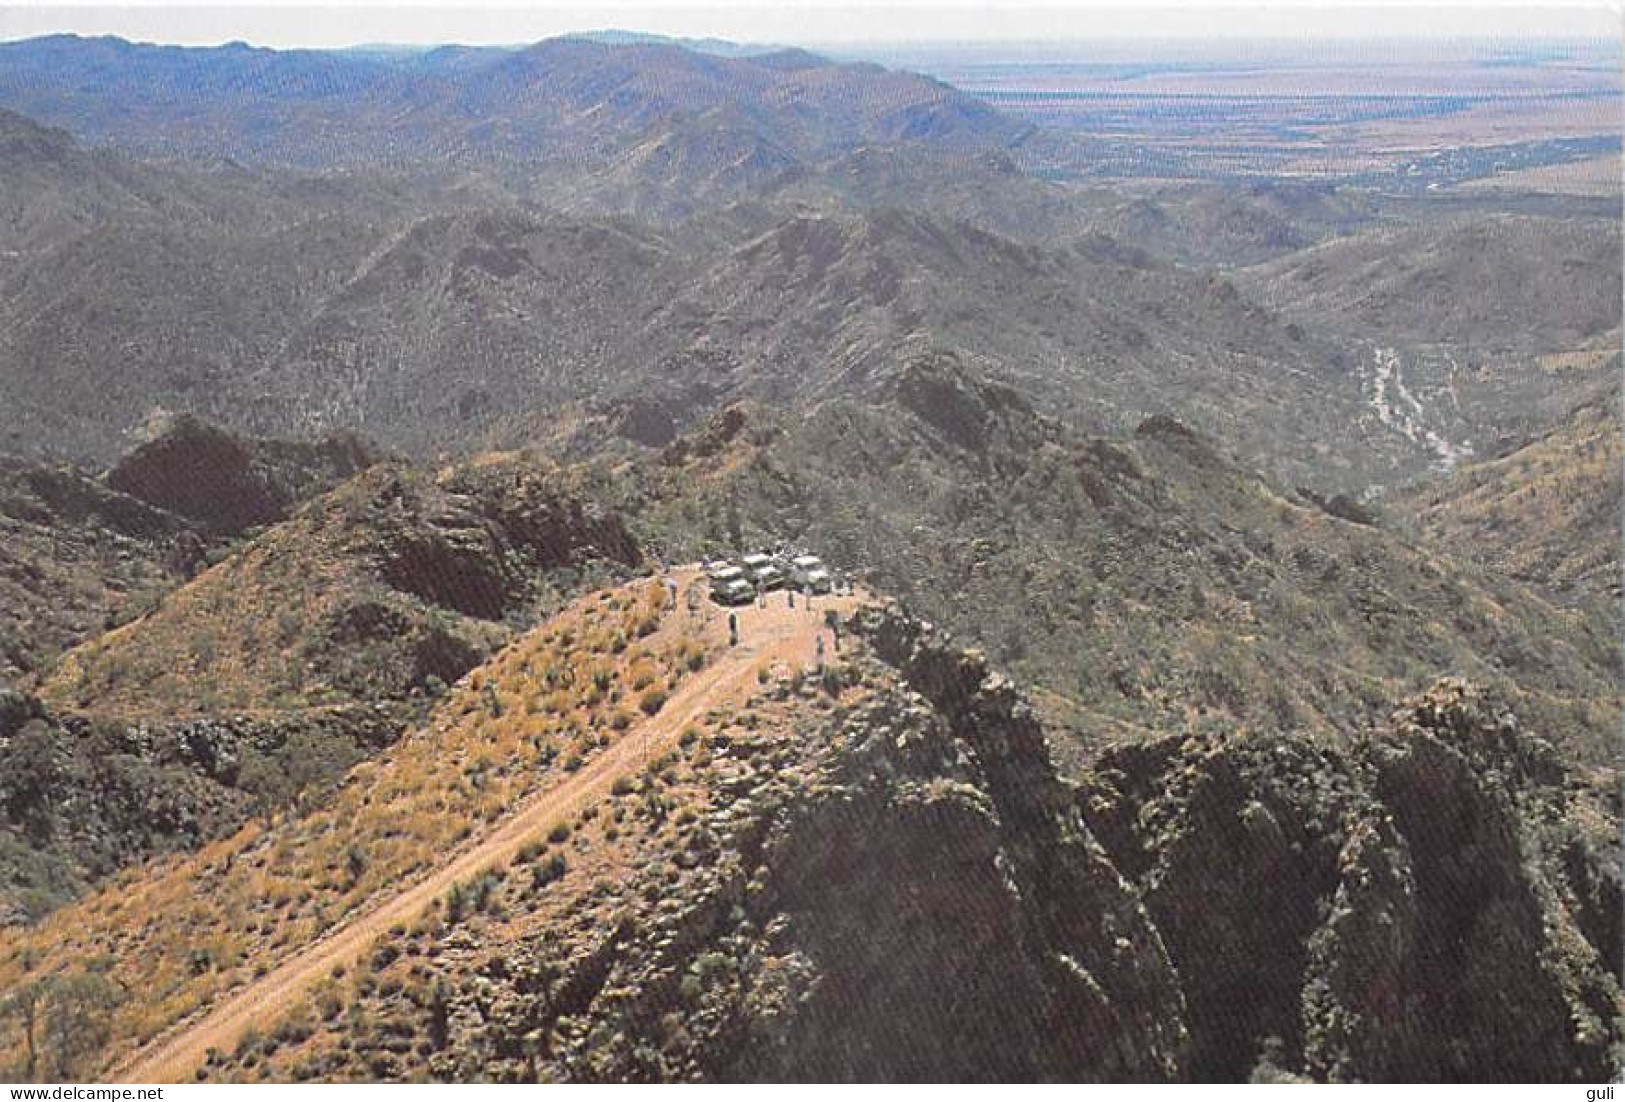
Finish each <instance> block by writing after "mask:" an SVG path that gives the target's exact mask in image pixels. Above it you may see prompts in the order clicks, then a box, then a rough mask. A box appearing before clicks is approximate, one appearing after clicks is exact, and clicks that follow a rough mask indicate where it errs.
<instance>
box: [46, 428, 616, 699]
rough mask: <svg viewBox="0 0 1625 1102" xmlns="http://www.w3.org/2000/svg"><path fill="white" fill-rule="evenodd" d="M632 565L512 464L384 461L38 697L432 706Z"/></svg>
mask: <svg viewBox="0 0 1625 1102" xmlns="http://www.w3.org/2000/svg"><path fill="white" fill-rule="evenodd" d="M639 557H640V552H639V550H638V548H637V547H636V545H635V544H634V543H633V541H632V540H631V538H630V537H629V536H628V535H627V533H626V531H625V530H624V528H623V527H622V526H621V523H620V521H619V518H617V517H615V516H614V515H613V514H607V513H603V512H601V511H599V510H597V509H595V508H594V507H593V506H591V505H590V504H588V503H586V502H583V501H582V500H580V499H576V498H571V497H568V496H563V495H560V494H557V493H555V492H554V491H553V490H552V488H551V486H550V484H549V480H548V477H547V469H546V468H545V467H544V466H540V465H538V464H536V463H535V462H533V461H532V460H529V459H526V458H525V457H523V456H519V455H513V456H493V457H489V458H486V459H483V460H479V461H475V462H471V463H468V464H464V465H462V466H458V467H452V468H448V469H446V470H445V471H443V472H440V473H439V474H438V475H431V474H428V473H425V472H421V471H418V470H416V469H414V468H411V467H409V466H407V465H405V464H402V463H399V462H394V463H385V464H381V465H378V466H376V467H372V468H369V469H368V470H366V471H364V472H362V473H361V474H360V475H357V476H356V477H355V478H353V479H351V480H350V481H348V482H346V483H344V484H343V485H341V486H339V487H338V488H337V489H335V490H333V491H332V492H330V493H328V494H326V495H323V496H322V497H320V498H317V499H316V500H314V501H312V502H311V503H309V504H307V505H305V506H303V507H301V508H300V509H299V510H298V511H297V512H296V513H295V514H294V515H293V517H292V518H290V519H289V520H288V521H286V522H284V523H282V524H279V525H275V526H273V527H271V528H269V529H268V530H266V531H265V532H264V533H263V534H262V535H260V536H258V537H255V538H254V539H252V540H250V541H249V542H248V543H247V544H245V545H244V546H243V547H242V548H241V549H240V550H238V551H236V552H235V553H234V554H232V555H230V556H228V557H227V558H225V559H224V560H223V561H221V562H220V563H218V564H217V565H215V566H213V567H211V568H210V569H208V570H206V571H205V572H203V573H202V574H200V575H199V576H198V577H197V578H196V579H194V580H192V581H191V582H189V583H188V584H187V585H185V586H184V587H182V588H180V589H178V590H176V591H175V592H173V593H171V594H168V595H167V596H166V597H165V598H164V599H163V600H162V602H160V603H159V604H158V606H157V607H156V608H155V609H153V610H152V612H150V613H149V614H148V615H146V616H144V617H142V618H141V619H139V620H137V621H135V622H133V623H131V624H128V625H125V626H124V627H121V628H119V629H118V630H116V631H113V632H110V633H108V634H107V635H105V636H102V637H100V638H98V639H95V640H93V641H91V642H89V643H87V644H85V645H84V646H81V647H79V648H77V649H76V650H74V651H73V652H71V653H70V654H68V655H66V656H65V657H64V658H63V660H62V661H61V662H60V663H59V664H58V666H57V668H56V669H55V670H53V671H52V674H51V676H50V678H49V679H48V681H47V682H46V683H45V686H44V693H45V695H46V696H47V697H48V698H50V699H52V700H55V701H58V702H60V703H62V704H64V705H71V706H74V707H88V708H94V709H95V710H97V711H101V712H109V711H111V712H123V711H126V710H132V709H133V710H136V711H142V712H151V711H153V710H157V711H161V712H162V713H164V714H166V715H175V714H184V713H187V712H193V711H213V710H216V709H219V708H266V707H271V708H282V707H295V706H308V705H326V704H334V703H340V702H345V701H371V700H378V699H401V698H404V697H406V696H409V695H421V694H425V693H427V694H429V695H433V694H434V693H435V692H437V691H438V688H437V687H443V686H444V684H446V683H449V682H451V681H455V680H456V679H457V678H459V677H460V676H462V674H463V673H464V672H466V671H467V670H468V669H469V668H470V667H472V666H473V665H475V664H476V663H478V662H479V661H480V660H481V658H482V657H484V656H485V655H487V654H489V653H491V651H493V650H494V649H496V648H497V647H498V646H500V645H501V644H502V643H504V642H506V641H507V640H508V639H509V638H511V636H512V633H513V630H514V624H515V623H519V622H522V621H523V620H524V619H525V618H526V617H530V616H534V615H535V614H536V612H537V610H538V609H546V608H547V607H549V606H550V604H556V602H557V601H558V600H559V595H560V594H561V593H564V592H568V591H569V590H570V588H571V586H573V585H574V584H576V582H577V580H578V578H579V576H580V575H579V572H581V571H585V570H593V569H602V570H611V571H613V570H615V569H617V568H619V569H624V568H626V567H629V566H632V565H634V564H636V563H637V562H638V561H639Z"/></svg>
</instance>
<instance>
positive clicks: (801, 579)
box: [787, 555, 834, 593]
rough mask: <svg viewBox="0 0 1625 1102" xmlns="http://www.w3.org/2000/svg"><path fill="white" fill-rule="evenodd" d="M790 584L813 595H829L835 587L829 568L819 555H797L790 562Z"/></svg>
mask: <svg viewBox="0 0 1625 1102" xmlns="http://www.w3.org/2000/svg"><path fill="white" fill-rule="evenodd" d="M787 572H788V574H789V575H790V584H791V585H793V586H795V587H796V588H797V589H801V590H808V591H811V592H813V593H828V592H829V591H830V589H831V588H832V587H833V585H834V580H833V579H832V578H831V577H830V573H829V568H828V567H826V566H825V565H824V560H823V559H820V558H819V557H818V556H817V555H797V556H795V557H794V558H792V559H791V560H790V561H789V564H788V571H787Z"/></svg>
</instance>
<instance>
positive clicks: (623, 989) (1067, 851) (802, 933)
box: [443, 615, 1183, 1081]
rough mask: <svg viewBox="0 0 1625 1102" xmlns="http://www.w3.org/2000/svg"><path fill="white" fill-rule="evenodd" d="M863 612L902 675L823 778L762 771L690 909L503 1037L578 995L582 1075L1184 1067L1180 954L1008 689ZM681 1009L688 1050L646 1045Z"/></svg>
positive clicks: (823, 765)
mask: <svg viewBox="0 0 1625 1102" xmlns="http://www.w3.org/2000/svg"><path fill="white" fill-rule="evenodd" d="M860 630H862V631H864V632H866V633H869V634H870V637H871V639H872V641H873V643H874V649H875V654H876V655H877V656H878V657H879V658H880V659H881V660H882V661H883V662H885V663H886V665H888V666H890V667H891V670H892V674H891V676H893V677H895V676H897V675H898V674H900V675H901V679H900V680H901V684H897V685H895V687H894V688H892V689H891V690H889V691H885V692H882V693H880V694H878V695H877V696H876V697H875V698H873V699H871V700H869V701H867V702H866V703H864V704H862V705H859V706H857V707H855V708H853V709H851V710H850V711H846V712H844V713H843V714H839V715H838V716H836V717H835V718H834V719H833V720H832V721H831V722H830V724H829V726H828V728H827V729H826V730H825V731H823V732H821V737H820V738H819V741H820V742H821V743H823V744H824V745H825V746H826V747H827V750H826V752H825V753H824V754H823V755H821V758H820V760H818V761H817V762H816V763H810V764H809V765H808V766H807V770H806V772H805V774H803V775H802V779H803V781H804V783H800V784H798V783H796V779H795V778H789V777H781V778H780V781H781V782H782V781H788V782H789V783H787V784H786V783H774V781H773V780H772V778H771V774H766V775H764V773H762V772H759V773H758V774H757V776H758V779H759V783H760V784H761V787H760V788H758V789H754V790H753V791H752V792H751V793H750V796H749V799H750V804H749V806H750V807H751V809H752V811H751V813H750V814H749V817H748V819H747V820H746V821H745V822H744V823H742V824H741V826H740V829H739V832H738V833H737V834H735V835H734V836H733V837H732V839H730V840H728V841H723V842H721V843H720V845H721V846H722V854H721V857H720V859H719V861H718V863H717V866H716V869H715V871H714V872H713V873H712V874H711V875H710V876H709V877H708V878H707V879H706V880H705V881H704V882H702V883H700V884H696V885H694V887H693V888H692V889H690V890H689V891H686V892H684V893H683V894H682V896H681V897H680V898H681V900H682V906H681V907H680V908H678V913H677V914H676V915H675V916H673V918H672V919H668V920H666V921H664V922H661V921H658V920H657V922H656V925H655V926H654V927H653V928H645V927H644V926H643V925H642V924H641V923H637V924H628V925H626V926H623V927H622V928H621V929H620V930H619V931H617V932H615V933H613V934H610V935H608V936H606V937H605V938H604V940H603V942H602V945H601V947H600V948H599V949H598V950H597V951H596V952H592V953H587V954H585V955H583V956H581V957H580V958H578V959H576V960H575V961H573V962H571V963H569V964H566V965H565V966H564V968H563V971H562V975H561V976H560V978H559V979H558V981H557V982H556V983H555V984H554V985H553V986H552V988H551V991H553V992H554V993H555V994H554V996H553V998H552V999H540V1000H538V1002H537V1004H536V1006H537V1009H538V1010H539V1011H540V1013H539V1014H538V1015H537V1016H536V1017H532V1018H526V1019H522V1020H521V1021H520V1022H518V1023H516V1024H514V1025H513V1026H511V1027H506V1028H505V1029H504V1030H503V1031H502V1032H501V1033H500V1034H499V1036H498V1037H490V1038H488V1040H487V1041H486V1043H487V1044H489V1045H491V1046H492V1049H491V1050H488V1051H495V1052H501V1051H504V1050H509V1051H512V1050H517V1049H520V1048H522V1045H521V1044H520V1041H521V1036H522V1035H528V1034H531V1033H533V1032H534V1031H536V1030H537V1029H538V1028H540V1029H541V1030H542V1031H543V1032H544V1033H545V1032H548V1031H549V1030H554V1031H556V1030H558V1029H559V1028H560V1021H561V1019H560V1018H559V1017H558V1012H559V1011H560V1010H561V1009H562V1010H563V1012H564V1014H566V1015H568V1021H567V1022H566V1026H567V1028H568V1029H570V1030H573V1032H570V1033H568V1034H567V1035H566V1037H565V1038H562V1039H561V1040H562V1042H563V1043H561V1044H559V1045H558V1047H556V1048H554V1050H553V1055H552V1059H551V1061H550V1062H549V1063H548V1065H547V1068H546V1069H545V1070H546V1071H547V1072H548V1073H550V1074H554V1075H559V1076H562V1077H564V1078H571V1079H575V1078H582V1079H622V1078H634V1079H637V1078H695V1077H697V1078H702V1079H707V1080H721V1081H735V1080H749V1081H783V1080H791V1081H831V1080H843V1081H844V1080H856V1081H933V1080H939V1079H948V1080H966V1081H1004V1080H1010V1079H1041V1080H1090V1079H1116V1080H1121V1079H1168V1078H1173V1077H1176V1076H1177V1074H1178V1068H1179V1059H1180V1048H1181V1044H1182V1041H1183V1025H1182V1022H1183V1010H1182V1005H1181V1000H1180V996H1179V992H1178V989H1177V985H1176V981H1175V976H1174V974H1173V970H1172V969H1171V967H1170V966H1169V962H1168V958H1167V955H1166V954H1165V952H1164V950H1163V947H1162V945H1161V942H1160V940H1159V939H1158V937H1157V934H1156V932H1155V930H1153V929H1152V927H1151V925H1150V923H1149V922H1148V920H1147V918H1146V915H1145V912H1144V911H1143V909H1142V908H1141V907H1140V906H1139V905H1138V903H1137V902H1136V900H1135V899H1134V898H1133V896H1132V894H1131V893H1130V892H1129V891H1128V890H1127V889H1126V886H1125V885H1124V884H1123V883H1122V881H1121V879H1120V878H1119V877H1118V876H1117V874H1116V872H1115V870H1114V869H1113V868H1112V866H1111V865H1110V863H1109V862H1108V861H1107V860H1106V859H1105V856H1104V854H1103V852H1102V851H1101V849H1100V848H1099V846H1098V845H1097V844H1096V843H1095V842H1094V841H1093V839H1092V838H1091V837H1090V836H1089V834H1088V831H1087V830H1086V829H1084V827H1083V825H1082V822H1081V820H1080V819H1079V817H1078V815H1077V813H1076V811H1075V809H1074V808H1073V807H1072V805H1071V801H1070V798H1069V795H1068V792H1067V790H1066V788H1065V787H1064V786H1063V785H1062V784H1061V783H1060V782H1059V781H1058V780H1057V779H1056V777H1055V775H1054V772H1053V770H1052V769H1051V767H1050V765H1049V761H1048V757H1047V753H1046V749H1045V746H1044V741H1043V735H1042V733H1041V731H1040V730H1039V728H1038V725H1037V724H1036V722H1035V721H1034V720H1033V718H1032V716H1031V715H1030V713H1028V711H1027V710H1026V708H1025V706H1024V705H1023V704H1022V703H1021V702H1020V700H1019V698H1018V697H1017V695H1016V694H1015V692H1014V691H1013V689H1012V687H1011V686H1010V685H1009V684H1008V683H1007V682H1005V681H1003V680H1002V679H1000V678H998V677H996V676H994V675H991V674H990V673H989V672H988V670H987V669H986V667H985V666H984V665H983V664H982V663H981V662H980V660H979V659H976V658H973V657H967V656H965V655H963V654H961V653H959V652H958V651H955V650H951V649H949V648H947V647H944V646H942V645H941V644H940V643H938V642H935V641H932V640H926V639H920V638H918V637H917V636H916V634H915V629H914V628H913V627H912V626H911V625H909V623H908V622H907V621H906V620H904V619H903V618H901V617H897V616H892V615H879V616H875V617H873V618H872V619H870V620H868V621H866V622H865V623H864V624H863V625H861V627H860ZM885 676H886V675H885V674H881V675H879V677H876V678H875V679H874V680H873V681H871V683H872V684H879V683H880V679H881V678H884V677H885ZM723 961H726V962H727V963H726V964H724V963H722V962H723ZM691 975H693V976H700V977H702V978H703V986H702V987H701V989H700V994H699V995H698V997H697V1000H696V1001H697V1003H698V1006H697V1007H696V1006H693V1005H692V1004H690V1005H688V1006H687V1007H686V1008H685V1003H684V996H683V994H682V992H681V990H679V988H681V986H682V981H683V979H684V977H685V976H691ZM561 1001H562V1002H563V1003H564V1005H563V1006H562V1007H561V1006H560V1003H561ZM544 1008H545V1009H544ZM679 1009H686V1011H687V1012H686V1014H685V1017H684V1025H683V1031H682V1037H681V1043H680V1044H677V1045H669V1046H667V1047H666V1048H665V1049H664V1050H663V1051H661V1052H660V1053H659V1055H658V1058H657V1059H650V1058H649V1056H650V1051H651V1050H650V1048H649V1042H650V1038H651V1036H654V1035H657V1034H658V1030H659V1022H660V1021H661V1019H662V1016H663V1015H665V1014H668V1013H669V1012H671V1011H674V1010H679ZM510 1030H511V1031H512V1032H510ZM605 1038H609V1039H608V1041H607V1043H606V1041H605ZM454 1047H455V1046H454ZM470 1057H472V1058H474V1059H476V1060H477V1059H479V1050H478V1048H476V1049H475V1050H474V1051H473V1052H469V1053H465V1054H464V1055H463V1056H462V1057H461V1060H467V1059H469V1058H470ZM457 1067H458V1068H459V1070H463V1069H466V1068H467V1067H469V1065H468V1064H467V1063H462V1062H459V1063H458V1064H457ZM443 1070H446V1071H449V1070H450V1067H449V1066H443Z"/></svg>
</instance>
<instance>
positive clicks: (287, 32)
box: [0, 0, 1620, 49]
mask: <svg viewBox="0 0 1625 1102" xmlns="http://www.w3.org/2000/svg"><path fill="white" fill-rule="evenodd" d="M315 7H317V5H313V4H310V3H306V2H276V3H258V4H230V5H209V6H204V5H195V4H194V5H190V6H182V5H174V4H167V3H157V2H150V0H145V2H144V0H136V2H134V3H129V4H126V5H121V6H117V7H112V6H101V5H93V4H75V5H56V4H39V3H30V2H27V0H25V2H24V3H22V4H19V5H13V6H8V7H6V8H4V9H0V40H12V39H22V38H31V37H35V36H39V35H46V34H56V33H73V34H79V35H85V36H94V35H115V36H118V37H122V38H128V39H131V40H134V41H146V42H159V43H169V44H176V45H185V46H206V45H220V44H224V43H227V42H232V41H245V42H248V43H251V44H253V45H256V46H264V47H271V48H282V49H286V48H337V47H350V46H358V45H366V44H402V45H435V44H447V43H462V44H468V45H490V44H513V43H521V42H529V41H534V40H538V39H542V38H548V37H554V36H557V35H564V34H572V33H583V32H589V31H602V30H605V29H609V28H614V29H618V30H627V31H635V32H640V33H648V34H659V35H669V36H674V37H687V38H719V39H727V40H730V41H734V42H757V43H769V44H783V45H798V46H808V47H820V46H862V45H874V46H881V45H905V44H906V45H926V44H947V43H953V44H962V45H971V44H996V43H1004V44H1016V43H1022V44H1036V43H1049V44H1056V43H1066V42H1091V41H1092V42H1110V41H1121V42H1133V43H1145V42H1149V41H1155V40H1162V41H1165V42H1176V41H1182V40H1227V41H1236V40H1243V39H1271V38H1274V39H1282V38H1300V37H1301V38H1307V39H1314V40H1317V41H1326V40H1341V41H1358V40H1369V39H1390V40H1391V39H1419V40H1426V41H1432V42H1437V41H1440V40H1448V39H1472V40H1477V41H1483V40H1531V39H1558V38H1562V39H1591V40H1598V41H1612V42H1617V40H1618V36H1619V28H1620V16H1619V10H1618V9H1617V7H1614V6H1611V5H1605V4H1583V5H1582V4H1575V5H1562V6H1559V5H1547V6H1530V5H1528V4H1527V3H1526V4H1490V5H1483V4H1477V5H1463V4H1454V5H1437V4H1435V5H1412V4H1396V3H1377V4H1371V3H1367V4H1363V5H1358V6H1340V7H1329V6H1325V5H1319V4H1313V3H1310V2H1308V0H1296V2H1293V0H1275V2H1274V3H1272V4H1270V5H1268V6H1263V7H1237V6H1234V5H1233V4H1226V3H1211V2H1201V0H1195V2H1186V3H1182V4H1162V5H1158V6H1156V7H1150V8H1127V7H1123V6H1121V3H1120V0H1119V2H1118V3H1092V2H1089V0H1073V2H1060V0H1050V2H1049V3H1036V4H1035V3H1033V2H1032V0H990V2H987V3H979V4H971V3H966V2H962V0H946V2H945V0H913V2H911V0H902V2H898V0H891V2H889V3H885V4H861V3H834V4H829V3H814V2H813V0H795V2H792V3H788V4H778V5H769V4H766V3H763V2H761V0H730V2H724V3H720V4H713V5H708V6H705V7H699V6H694V5H692V4H690V3H687V2H686V0H678V2H676V3H662V2H660V0H635V2H626V0H617V2H611V3H604V4H596V5H592V6H565V7H549V8H544V9H537V8H532V7H528V6H524V5H521V4H519V3H517V2H516V0H507V2H504V0H497V2H495V3H492V2H489V0H488V2H487V3H485V4H483V5H481V6H479V7H475V8H464V9H458V8H451V7H442V6H435V5H411V6H393V5H390V6H386V5H382V4H376V3H366V4H351V5H346V6H342V7H326V6H322V7H321V8H320V12H319V14H317V13H316V12H315V11H314V10H313V9H314V8H315Z"/></svg>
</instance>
